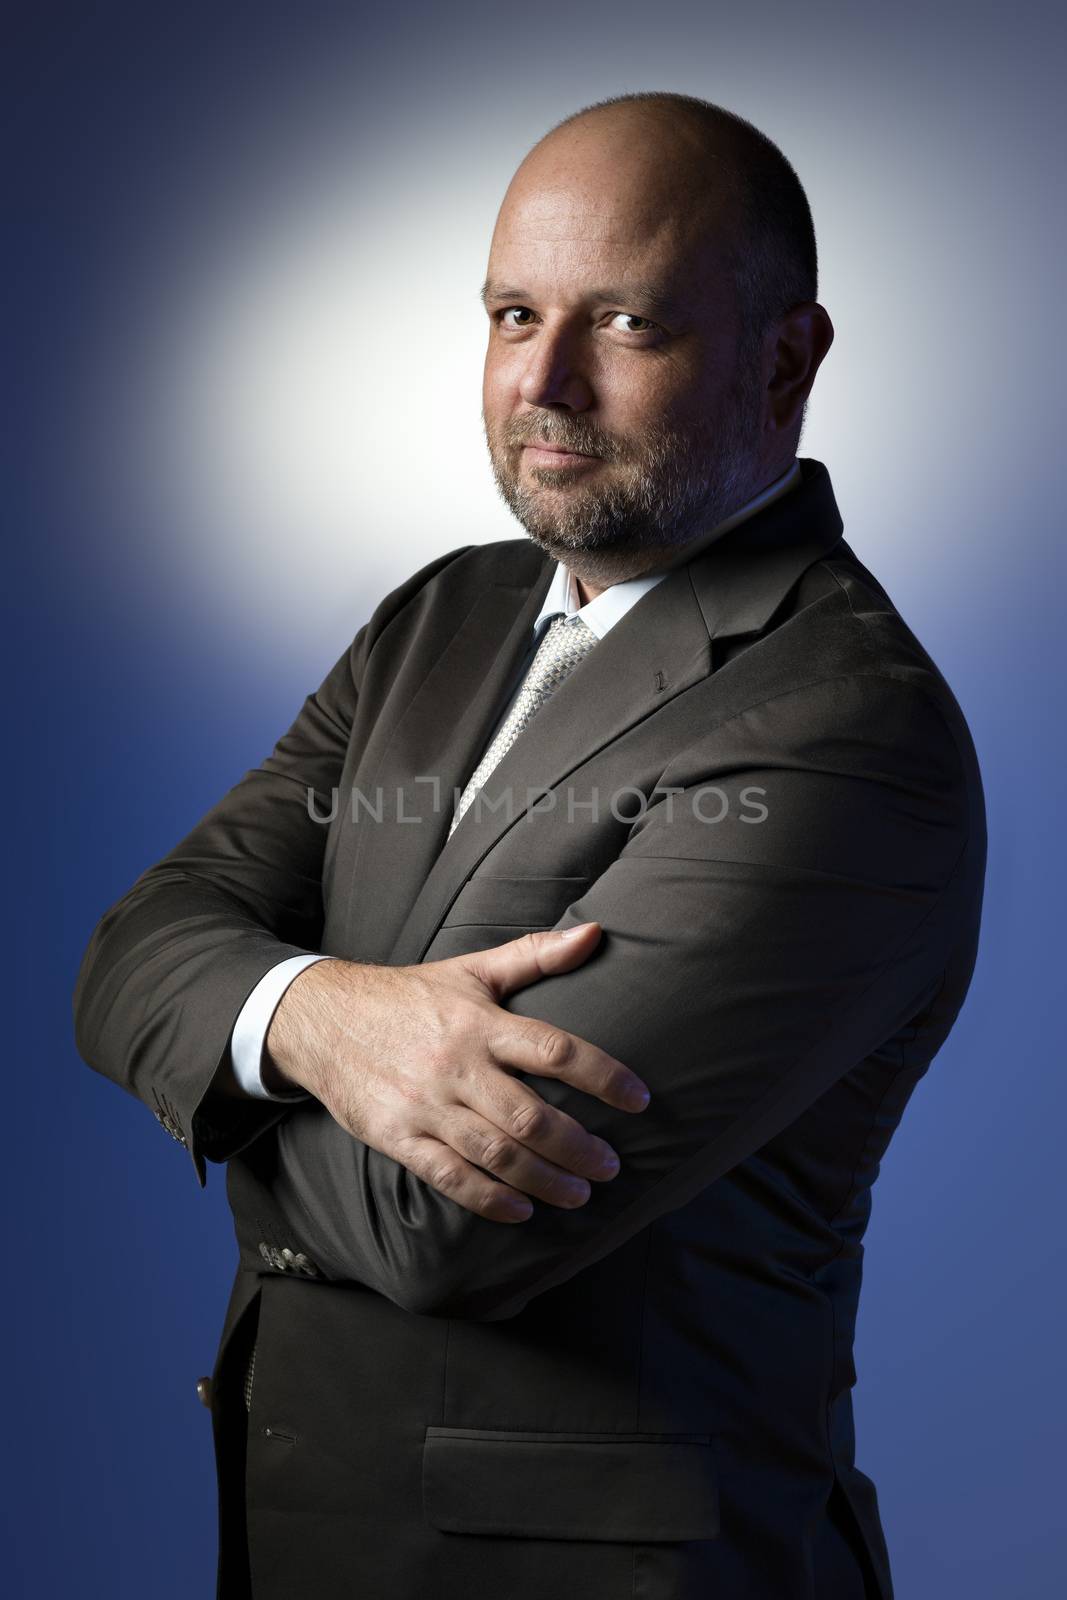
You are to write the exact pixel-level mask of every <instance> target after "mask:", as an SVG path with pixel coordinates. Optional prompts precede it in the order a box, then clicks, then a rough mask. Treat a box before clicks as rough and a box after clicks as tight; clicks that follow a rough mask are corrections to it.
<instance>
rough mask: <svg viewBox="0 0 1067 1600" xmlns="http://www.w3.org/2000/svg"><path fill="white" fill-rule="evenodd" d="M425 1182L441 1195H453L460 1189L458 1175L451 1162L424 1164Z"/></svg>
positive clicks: (432, 1161)
mask: <svg viewBox="0 0 1067 1600" xmlns="http://www.w3.org/2000/svg"><path fill="white" fill-rule="evenodd" d="M426 1182H427V1183H428V1184H430V1186H431V1187H432V1188H434V1189H439V1190H440V1191H441V1193H442V1194H453V1193H455V1191H456V1190H457V1189H458V1188H459V1187H460V1175H459V1173H458V1172H457V1170H456V1168H455V1166H454V1165H453V1164H452V1162H450V1161H435V1160H431V1161H429V1162H427V1164H426Z"/></svg>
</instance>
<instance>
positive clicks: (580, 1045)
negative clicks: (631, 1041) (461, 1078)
mask: <svg viewBox="0 0 1067 1600" xmlns="http://www.w3.org/2000/svg"><path fill="white" fill-rule="evenodd" d="M505 1017H506V1018H507V1022H506V1023H503V1020H502V1023H501V1026H499V1027H498V1028H497V1030H496V1031H495V1033H494V1034H493V1035H492V1036H491V1038H490V1040H489V1048H490V1050H491V1051H492V1053H493V1056H494V1057H495V1058H496V1060H497V1061H499V1062H500V1063H501V1064H502V1065H503V1066H507V1067H511V1068H513V1069H517V1070H518V1071H519V1072H534V1073H538V1074H539V1075H540V1076H541V1077H543V1078H558V1079H560V1081H561V1082H563V1083H569V1084H570V1085H571V1087H572V1088H574V1089H581V1090H582V1091H583V1093H585V1094H591V1095H595V1096H596V1098H597V1099H598V1100H603V1101H604V1102H605V1103H606V1104H607V1105H609V1106H614V1107H615V1108H616V1110H618V1111H643V1110H644V1109H645V1106H646V1105H647V1104H648V1100H649V1089H648V1085H647V1084H646V1083H643V1082H642V1080H641V1079H640V1078H639V1077H638V1076H637V1074H636V1072H631V1071H630V1068H629V1067H628V1066H626V1065H625V1064H624V1063H623V1062H622V1061H617V1060H616V1059H615V1057H614V1056H609V1055H608V1053H607V1051H606V1050H601V1049H600V1048H599V1047H598V1046H597V1045H595V1044H591V1043H590V1042H589V1040H588V1039H579V1038H578V1036H577V1034H574V1033H568V1032H567V1030H566V1029H565V1028H556V1027H553V1025H552V1024H551V1023H550V1022H542V1021H540V1019H539V1018H537V1017H517V1016H513V1015H512V1013H511V1012H510V1011H508V1012H501V1019H503V1018H505Z"/></svg>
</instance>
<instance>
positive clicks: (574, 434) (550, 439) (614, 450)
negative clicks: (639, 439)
mask: <svg viewBox="0 0 1067 1600" xmlns="http://www.w3.org/2000/svg"><path fill="white" fill-rule="evenodd" d="M500 442H501V443H502V444H504V445H508V446H510V447H512V448H519V447H521V446H522V445H526V444H534V445H538V444H539V445H544V446H546V447H548V448H551V449H555V450H572V451H574V452H575V453H576V454H577V455H583V456H600V457H601V458H602V459H603V460H604V461H618V460H621V459H622V455H623V451H622V450H621V448H620V446H619V444H618V442H617V441H616V440H615V439H612V438H611V437H610V436H609V435H607V434H604V433H601V432H600V430H599V429H594V428H590V427H587V426H586V425H584V424H583V423H578V422H576V421H574V420H573V419H571V418H568V419H566V420H564V419H563V418H560V419H559V420H558V421H557V422H556V424H555V425H554V426H552V427H549V426H547V425H546V424H545V423H544V422H538V423H533V424H531V423H528V422H522V421H516V420H511V421H509V422H506V423H504V425H503V426H502V428H501V430H500Z"/></svg>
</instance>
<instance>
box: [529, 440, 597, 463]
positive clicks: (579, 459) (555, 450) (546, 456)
mask: <svg viewBox="0 0 1067 1600" xmlns="http://www.w3.org/2000/svg"><path fill="white" fill-rule="evenodd" d="M523 450H524V451H525V452H526V454H527V455H528V456H529V457H530V460H531V462H532V464H533V465H534V466H536V467H579V466H581V465H582V463H583V462H585V461H599V460H600V457H599V456H590V455H585V454H584V453H583V452H580V451H577V450H563V449H561V448H560V447H559V446H558V445H552V444H526V445H523Z"/></svg>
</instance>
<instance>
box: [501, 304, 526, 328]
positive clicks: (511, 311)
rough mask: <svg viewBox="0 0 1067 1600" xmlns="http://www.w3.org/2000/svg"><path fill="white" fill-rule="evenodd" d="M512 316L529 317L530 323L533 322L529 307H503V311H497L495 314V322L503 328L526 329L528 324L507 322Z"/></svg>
mask: <svg viewBox="0 0 1067 1600" xmlns="http://www.w3.org/2000/svg"><path fill="white" fill-rule="evenodd" d="M513 315H514V316H517V317H529V318H530V321H532V320H533V312H532V311H531V310H530V308H529V306H505V307H504V309H503V311H498V312H497V313H496V320H497V321H498V322H499V323H501V324H502V325H503V326H504V327H505V328H528V327H529V326H530V323H529V322H511V321H509V320H508V319H509V318H510V317H511V316H513Z"/></svg>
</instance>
